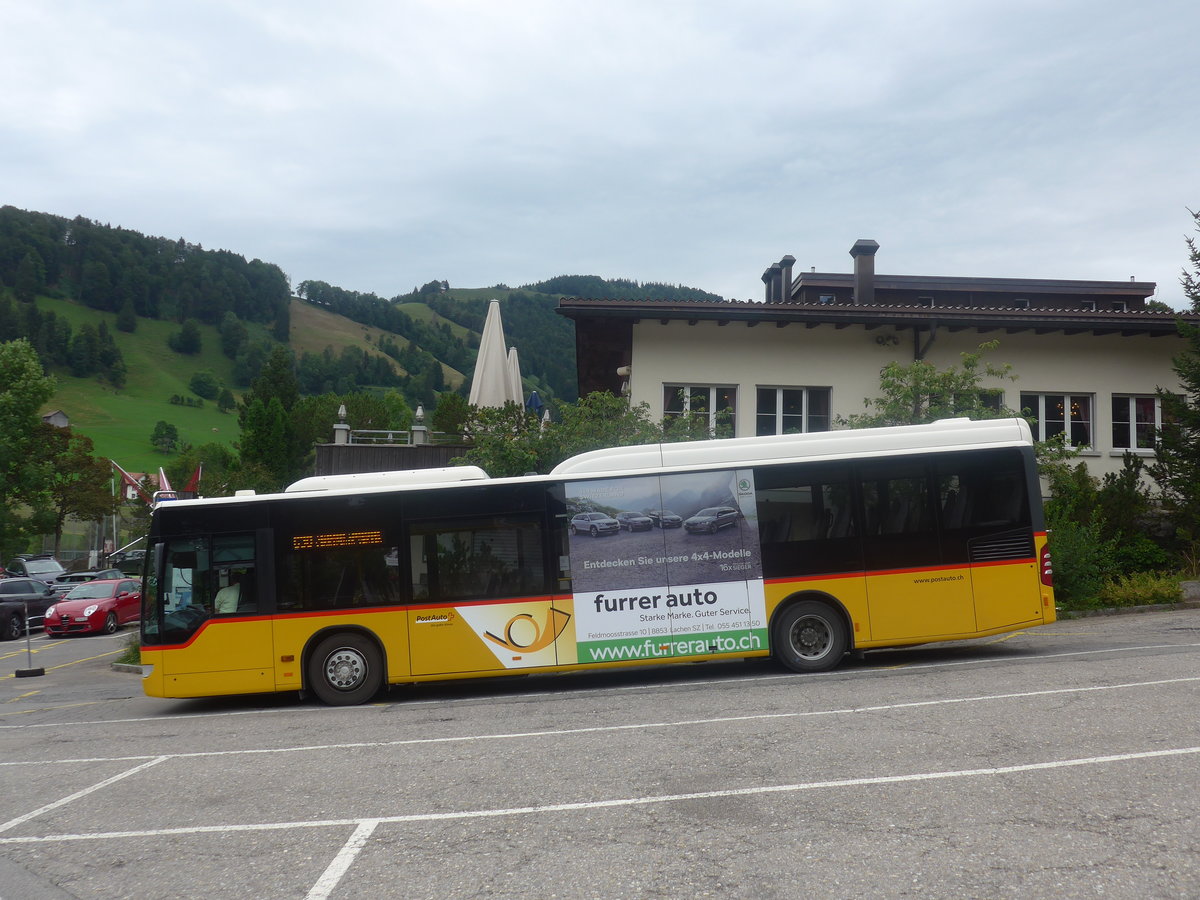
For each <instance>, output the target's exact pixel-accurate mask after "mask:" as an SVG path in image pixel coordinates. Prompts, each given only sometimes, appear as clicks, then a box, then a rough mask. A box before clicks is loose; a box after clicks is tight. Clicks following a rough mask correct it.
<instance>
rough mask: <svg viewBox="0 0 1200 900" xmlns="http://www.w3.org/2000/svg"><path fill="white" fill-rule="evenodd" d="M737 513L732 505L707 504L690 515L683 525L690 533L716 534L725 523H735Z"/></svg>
mask: <svg viewBox="0 0 1200 900" xmlns="http://www.w3.org/2000/svg"><path fill="white" fill-rule="evenodd" d="M739 515H740V513H739V512H738V511H737V510H736V509H734V508H733V507H732V506H709V507H705V508H704V509H702V510H700V511H699V512H698V513H696V514H695V515H694V516H690V517H689V518H688V519H687V520H686V521H685V522H684V523H683V527H684V529H685V530H686V531H688V533H690V534H716V533H717V532H718V531H719V530H720V529H722V528H724V527H725V526H726V525H733V524H736V522H737V520H738V516H739Z"/></svg>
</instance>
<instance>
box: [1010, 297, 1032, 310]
mask: <svg viewBox="0 0 1200 900" xmlns="http://www.w3.org/2000/svg"><path fill="white" fill-rule="evenodd" d="M1013 306H1015V307H1016V308H1017V309H1029V301H1028V300H1026V299H1024V298H1021V299H1018V300H1014V301H1013Z"/></svg>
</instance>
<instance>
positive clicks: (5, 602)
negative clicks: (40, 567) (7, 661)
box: [0, 578, 55, 641]
mask: <svg viewBox="0 0 1200 900" xmlns="http://www.w3.org/2000/svg"><path fill="white" fill-rule="evenodd" d="M54 600H55V594H54V591H52V590H51V589H50V585H48V584H46V582H44V581H38V580H36V579H34V578H5V579H3V580H2V581H0V640H4V641H12V640H16V639H17V638H19V637H20V636H21V635H23V634H24V633H25V628H26V624H27V623H28V627H30V628H36V627H38V626H40V625H41V624H42V619H44V618H45V617H46V610H47V609H48V608H49V607H50V605H51V604H52V603H54ZM26 617H28V619H27V618H26Z"/></svg>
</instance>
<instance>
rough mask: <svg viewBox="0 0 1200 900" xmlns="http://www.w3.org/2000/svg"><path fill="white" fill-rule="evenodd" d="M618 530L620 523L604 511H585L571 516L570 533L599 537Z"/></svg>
mask: <svg viewBox="0 0 1200 900" xmlns="http://www.w3.org/2000/svg"><path fill="white" fill-rule="evenodd" d="M620 530H621V523H620V522H618V521H617V520H616V519H614V518H613V517H612V516H609V515H606V514H605V513H601V512H585V513H578V514H576V515H574V516H572V517H571V534H590V535H591V536H592V537H599V536H600V535H602V534H616V533H617V532H618V531H620Z"/></svg>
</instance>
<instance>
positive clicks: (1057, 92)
mask: <svg viewBox="0 0 1200 900" xmlns="http://www.w3.org/2000/svg"><path fill="white" fill-rule="evenodd" d="M1198 35H1200V3H1198V2H1196V0H1139V2H1113V0H1079V2H1076V0H1069V2H1056V0H996V2H993V0H928V2H906V0H890V2H887V0H885V2H876V0H854V2H847V0H830V2H826V0H819V2H816V0H797V2H790V3H788V2H772V0H738V2H736V3H734V2H727V3H719V2H694V3H683V2H656V0H628V2H627V0H602V2H600V0H590V2H572V0H546V2H525V0H505V2H499V0H492V2H468V0H461V2H456V0H429V2H415V0H390V2H389V0H380V2H356V0H343V2H338V3H332V2H328V0H323V2H315V0H236V2H217V0H209V2H185V0H152V2H103V3H97V2H92V0H82V2H66V0H38V2H31V0H0V85H3V87H0V204H10V205H13V206H16V207H19V208H22V209H31V210H39V211H43V212H50V213H55V214H58V215H62V216H67V217H73V216H75V215H83V216H85V217H87V218H90V219H93V220H95V221H98V222H102V223H108V224H112V225H120V226H123V227H126V228H130V229H133V230H136V231H140V232H143V233H146V234H151V235H162V236H166V237H170V238H178V237H183V238H185V239H186V240H188V241H190V242H192V243H198V244H201V245H203V246H204V247H205V248H207V249H228V250H232V251H234V252H237V253H240V254H242V255H244V256H246V257H247V258H253V257H258V258H260V259H263V260H266V261H268V262H274V263H277V264H279V265H280V266H281V267H282V268H283V270H284V271H285V272H286V273H287V274H288V276H289V277H290V279H291V281H292V284H293V286H295V285H297V284H299V283H300V282H301V281H303V280H305V279H318V280H322V281H328V282H330V283H332V284H335V285H338V286H341V287H344V288H347V289H350V290H357V291H372V292H374V293H377V294H379V295H381V296H384V297H390V296H394V295H396V294H400V293H405V292H407V291H409V290H411V289H412V288H413V287H415V286H418V285H421V284H424V283H426V282H428V281H431V280H434V279H446V280H448V281H449V282H450V284H451V285H452V286H454V287H486V286H489V285H492V284H496V283H498V282H503V283H505V284H508V285H511V286H513V287H516V286H517V285H520V284H523V283H528V282H533V281H538V280H542V279H545V278H549V277H552V276H554V275H559V274H594V275H601V276H604V277H607V278H615V277H621V278H634V279H638V280H641V281H662V282H670V283H680V284H687V285H691V286H695V287H700V288H704V289H706V290H710V291H713V292H715V293H718V294H721V295H723V296H725V297H727V298H737V299H759V298H761V297H762V294H763V285H762V282H761V280H760V276H761V275H762V272H763V270H764V269H765V268H766V267H767V266H769V265H770V264H771V263H773V262H775V261H777V260H778V259H779V258H780V257H781V256H783V255H784V254H787V253H791V254H792V255H793V256H795V257H796V260H797V263H796V265H797V269H798V270H807V269H809V268H810V267H815V268H816V269H817V271H823V272H849V271H851V267H852V260H851V258H850V256H849V254H848V252H847V251H848V250H849V249H850V246H851V244H853V243H854V241H855V240H856V239H858V238H873V239H874V240H877V241H878V242H879V244H880V250H879V254H878V256H877V257H876V270H877V271H878V272H880V273H887V274H907V275H959V276H997V277H1031V278H1080V279H1099V280H1120V281H1126V280H1128V279H1129V278H1130V276H1135V277H1136V278H1137V279H1138V280H1139V281H1155V282H1157V283H1158V294H1157V296H1158V298H1159V299H1161V300H1164V301H1166V302H1167V303H1170V304H1172V305H1173V306H1182V305H1183V303H1184V300H1183V294H1182V290H1181V289H1180V287H1179V275H1180V271H1181V269H1182V268H1183V267H1184V265H1185V264H1186V262H1187V257H1186V247H1185V245H1184V237H1185V236H1187V235H1194V234H1195V225H1194V222H1193V220H1192V217H1191V215H1190V214H1189V213H1188V209H1189V208H1191V209H1200V65H1198V64H1197V61H1196V54H1197V48H1198V47H1200V39H1198V37H1197V36H1198Z"/></svg>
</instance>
